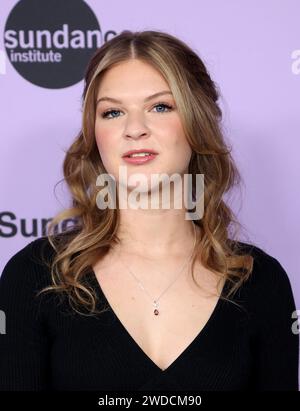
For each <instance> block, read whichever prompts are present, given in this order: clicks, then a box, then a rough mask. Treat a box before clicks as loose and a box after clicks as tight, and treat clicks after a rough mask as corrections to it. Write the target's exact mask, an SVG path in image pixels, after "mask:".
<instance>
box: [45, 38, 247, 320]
mask: <svg viewBox="0 0 300 411" xmlns="http://www.w3.org/2000/svg"><path fill="white" fill-rule="evenodd" d="M128 59H139V60H141V61H143V62H146V63H148V64H151V65H152V66H153V67H154V68H156V69H157V70H158V71H159V72H160V73H161V74H162V76H163V77H164V78H165V80H166V81H167V83H168V84H169V87H170V89H171V91H172V94H173V96H174V99H175V102H176V105H177V108H178V111H179V114H180V116H181V119H182V125H183V128H184V132H185V135H186V138H187V141H188V142H189V144H190V146H191V148H192V156H191V160H190V164H189V173H191V174H192V175H193V178H194V176H196V174H198V173H203V174H204V178H205V192H204V215H203V217H202V219H200V220H195V221H194V222H193V223H194V224H196V225H197V226H198V227H200V229H201V236H199V237H198V239H197V243H196V246H195V250H194V254H193V259H192V267H194V264H195V262H196V261H197V260H199V259H200V260H201V263H202V264H203V265H204V267H206V268H208V269H209V270H211V271H212V272H214V273H215V274H216V275H218V276H219V277H222V278H223V280H228V282H229V284H230V287H229V288H228V290H227V293H226V295H224V296H221V298H225V299H229V297H230V296H232V295H233V294H234V293H235V292H236V291H237V289H238V288H239V287H240V286H241V284H242V283H243V282H244V281H245V280H246V279H247V278H248V277H249V275H250V274H251V271H252V269H253V257H252V256H251V255H250V254H247V253H246V254H245V253H243V252H242V251H243V249H242V247H241V243H240V242H239V241H238V239H237V232H238V231H239V230H240V229H241V227H242V226H241V224H240V223H239V222H238V221H237V219H236V218H235V216H234V214H233V212H232V210H231V209H230V207H229V206H228V205H226V204H225V202H224V200H223V198H222V197H223V195H224V194H225V193H227V192H228V191H229V190H230V189H232V188H233V186H238V184H239V183H240V181H241V176H240V174H239V172H238V170H237V168H236V166H235V163H234V161H233V158H232V157H231V154H230V153H231V148H229V147H228V145H226V144H225V138H224V136H223V134H222V131H221V120H222V112H221V109H220V107H219V105H218V103H217V101H218V99H219V96H220V94H219V91H218V89H217V86H216V84H215V83H214V82H213V81H212V79H211V77H210V75H209V73H208V71H207V69H206V67H205V65H204V63H203V62H202V60H201V59H200V57H199V56H198V55H197V54H196V53H195V52H194V51H193V50H192V49H191V48H190V47H188V46H187V45H186V44H185V43H184V42H183V41H181V40H179V39H178V38H176V37H174V36H172V35H170V34H167V33H164V32H161V31H140V32H132V31H129V30H125V31H123V32H122V33H121V34H119V35H117V36H116V37H114V38H112V39H111V40H109V41H108V42H106V43H105V44H103V45H102V47H100V48H99V49H98V50H97V52H96V53H95V54H94V55H93V57H92V58H91V60H90V62H89V64H88V67H87V70H86V73H85V85H84V91H83V95H82V100H83V110H82V127H81V130H80V132H79V133H78V135H77V136H76V138H75V140H74V142H73V143H72V144H71V146H70V147H69V149H68V150H67V152H66V155H65V159H64V162H63V174H64V180H65V182H66V183H67V185H68V188H69V190H70V193H71V197H72V205H71V207H70V208H68V209H65V210H63V211H61V212H60V213H58V214H57V215H56V216H55V217H54V218H53V219H52V221H51V223H50V224H49V226H48V229H47V237H48V239H49V242H50V244H51V245H52V247H53V249H54V250H55V253H54V257H53V259H51V261H48V262H47V264H48V265H49V267H50V268H51V278H52V284H51V285H50V286H49V287H46V288H44V289H43V290H42V291H41V292H44V291H50V290H52V291H55V292H57V293H64V294H66V295H67V296H68V299H69V302H70V304H71V306H72V308H73V309H74V310H75V311H77V312H79V313H81V314H85V313H86V312H87V313H88V315H91V314H95V313H101V312H103V310H100V311H98V310H97V309H96V306H97V293H96V292H95V290H94V289H93V288H91V287H89V286H88V285H87V284H85V282H84V278H85V275H86V274H87V273H88V272H91V267H92V266H93V265H94V264H95V263H96V261H98V260H99V258H102V257H103V256H104V255H105V254H106V253H107V252H108V251H109V249H110V247H111V246H112V245H113V243H115V244H117V243H119V238H118V236H117V230H118V225H119V211H118V208H115V209H110V208H106V209H103V210H102V209H99V208H98V207H97V204H96V196H97V193H98V190H99V188H98V187H97V186H96V185H95V182H96V179H97V176H98V175H99V174H102V173H106V170H105V168H104V166H103V164H102V161H101V157H100V155H99V151H98V148H97V145H96V141H95V135H94V129H95V127H94V126H95V113H96V97H97V91H98V87H99V84H100V81H101V78H102V76H103V74H104V73H105V72H106V71H107V70H109V69H110V68H111V67H112V66H113V65H115V64H118V63H121V62H124V61H126V60H128ZM193 189H194V187H193ZM68 219H73V220H76V225H75V227H74V228H72V229H71V230H66V232H65V233H61V234H57V233H55V230H56V228H57V226H58V224H59V223H61V222H62V221H64V220H68ZM231 228H234V230H233V233H232V237H231V239H230V238H229V236H230V232H229V231H230V229H231ZM193 279H194V281H195V278H194V275H193ZM195 282H196V281H195Z"/></svg>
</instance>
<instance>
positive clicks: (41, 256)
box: [0, 233, 67, 289]
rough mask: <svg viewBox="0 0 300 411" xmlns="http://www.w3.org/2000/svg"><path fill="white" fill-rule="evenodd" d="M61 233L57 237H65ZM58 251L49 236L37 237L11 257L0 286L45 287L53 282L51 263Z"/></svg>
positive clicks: (5, 267) (0, 280) (0, 277)
mask: <svg viewBox="0 0 300 411" xmlns="http://www.w3.org/2000/svg"><path fill="white" fill-rule="evenodd" d="M66 235H67V234H66V233H60V234H58V235H56V236H55V238H56V239H57V238H60V237H62V238H65V236H66ZM55 254H56V251H55V249H54V248H53V246H52V244H51V243H50V241H49V239H48V237H47V236H43V237H39V238H36V239H35V240H33V241H31V242H30V243H28V244H27V245H25V246H24V247H23V248H21V249H20V250H18V251H17V252H16V253H15V254H14V255H13V256H12V257H10V258H9V260H8V261H7V263H6V264H5V266H4V269H3V271H2V274H1V276H0V288H2V289H3V288H4V287H5V288H8V287H12V286H14V285H15V286H18V288H20V287H22V286H26V287H28V286H31V287H32V286H36V287H37V288H43V287H46V286H48V285H50V283H51V278H50V265H51V261H52V259H53V257H54V256H55Z"/></svg>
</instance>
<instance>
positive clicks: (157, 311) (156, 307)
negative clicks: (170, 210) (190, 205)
mask: <svg viewBox="0 0 300 411" xmlns="http://www.w3.org/2000/svg"><path fill="white" fill-rule="evenodd" d="M193 228H194V245H193V250H192V253H191V254H190V255H189V257H188V258H187V260H186V261H185V262H184V264H183V266H182V267H181V268H180V271H179V273H178V275H177V276H176V277H175V280H173V281H172V282H171V284H169V285H168V287H167V288H166V289H165V290H164V291H163V292H162V293H161V294H160V296H159V297H158V298H156V299H155V300H153V298H152V297H151V295H150V294H149V293H148V291H147V290H146V289H145V287H144V286H143V284H142V283H141V282H140V280H139V279H138V278H137V277H136V275H135V274H134V273H133V272H132V270H131V269H130V268H129V267H128V265H127V264H126V263H125V262H124V261H123V259H122V258H121V257H120V255H119V258H120V260H121V263H122V264H123V265H124V266H125V267H126V268H127V269H128V271H129V272H130V274H131V275H132V276H133V278H134V279H135V280H136V281H137V283H138V285H139V286H140V288H141V289H142V290H143V291H144V292H145V293H146V294H147V295H148V297H149V298H150V300H151V301H152V304H153V305H154V311H153V314H154V315H158V314H159V310H158V300H159V299H160V298H161V297H162V296H163V295H164V294H165V292H167V290H168V289H169V288H170V287H171V285H173V284H174V283H175V281H176V280H177V279H178V278H179V276H180V275H181V273H182V272H183V270H184V268H185V267H186V265H187V263H188V262H189V260H190V259H191V257H192V255H193V251H194V248H195V245H196V228H195V224H194V223H193Z"/></svg>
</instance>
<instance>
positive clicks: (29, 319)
mask: <svg viewBox="0 0 300 411" xmlns="http://www.w3.org/2000/svg"><path fill="white" fill-rule="evenodd" d="M242 244H243V246H244V247H245V248H247V250H248V251H249V252H251V254H252V255H253V256H254V270H253V273H252V274H251V276H250V279H249V280H248V281H247V282H246V283H244V284H243V285H242V287H241V288H240V289H239V291H238V293H237V294H235V296H234V301H236V302H238V303H239V304H240V307H238V306H237V305H235V304H233V303H230V302H228V301H224V300H222V299H219V300H218V303H217V305H216V307H215V309H214V311H213V313H212V315H211V317H210V318H209V320H208V322H207V323H206V325H205V326H204V328H203V329H202V330H201V331H200V332H199V334H198V335H197V336H196V338H195V339H194V340H193V341H192V342H191V344H190V345H189V346H188V347H187V348H186V349H185V350H184V351H183V352H182V353H181V355H179V357H178V358H177V359H176V360H175V361H174V362H173V363H172V364H171V365H170V366H169V367H168V368H167V369H166V370H161V369H160V368H159V367H158V366H157V365H155V364H154V363H153V361H152V360H150V358H149V357H148V356H147V355H146V354H145V353H144V351H143V350H142V349H141V348H140V347H139V346H138V345H137V343H136V342H135V341H134V340H133V338H132V337H131V336H130V334H129V333H128V332H127V330H126V329H125V328H124V326H123V325H122V323H121V322H120V321H119V319H118V318H117V317H116V315H115V313H114V312H113V311H112V309H111V307H110V306H109V304H108V302H107V300H106V299H105V296H104V294H103V293H102V291H101V288H100V285H99V283H98V281H97V279H96V277H95V274H94V272H93V271H92V270H91V271H90V273H89V274H88V275H87V277H86V281H88V282H89V284H90V285H91V286H93V287H94V288H95V290H96V292H97V295H98V297H99V298H100V300H99V302H98V308H100V307H102V308H103V307H104V305H103V304H107V305H106V306H108V307H109V310H108V311H106V312H105V313H103V314H100V315H97V316H96V317H88V316H83V315H80V314H78V313H76V312H73V311H72V310H71V309H70V307H69V306H68V303H67V299H65V300H63V301H62V302H61V303H58V299H57V295H55V294H53V293H50V294H42V295H41V296H40V297H38V298H37V297H35V295H36V292H37V291H39V290H40V289H41V288H43V287H45V286H46V285H49V284H50V283H51V280H50V272H49V269H47V268H46V266H43V265H42V264H39V263H38V262H37V260H36V256H38V255H39V253H40V251H41V249H42V246H45V250H46V254H47V253H48V255H49V257H50V255H51V252H52V248H51V247H50V245H49V243H48V240H47V238H46V237H41V238H38V239H36V240H34V241H32V242H31V243H30V244H28V245H27V246H25V247H24V248H23V249H21V250H20V251H18V252H17V253H16V254H15V255H14V256H13V257H11V259H10V260H9V261H8V262H7V264H6V266H5V268H4V271H3V273H2V276H1V279H0V310H2V311H4V312H5V314H6V333H5V334H1V335H0V390H131V391H133V390H150V391H151V390H202V391H235V390H248V391H249V390H252V391H255V390H294V391H297V390H298V362H299V334H298V333H297V327H293V330H294V331H292V324H293V322H295V321H296V320H295V319H293V318H292V313H293V312H294V311H295V310H296V308H295V302H294V298H293V294H292V290H291V285H290V281H289V278H288V276H287V273H286V272H285V271H284V269H283V267H282V266H281V264H280V263H279V262H278V260H276V259H275V258H274V257H272V256H270V255H269V254H267V253H266V252H265V251H263V250H262V249H260V248H258V247H254V246H252V245H251V246H250V245H249V244H247V243H242ZM226 285H228V283H226V284H225V288H224V291H225V290H226ZM43 295H44V297H43ZM45 295H46V296H47V297H45ZM294 325H295V324H294ZM295 329H296V332H295ZM183 332H184V330H183Z"/></svg>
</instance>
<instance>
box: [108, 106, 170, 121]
mask: <svg viewBox="0 0 300 411" xmlns="http://www.w3.org/2000/svg"><path fill="white" fill-rule="evenodd" d="M155 107H164V108H165V109H166V108H167V109H168V110H167V111H166V110H164V111H157V113H167V112H168V111H171V110H172V108H173V107H172V106H170V105H169V104H165V103H158V104H155V106H154V107H153V108H155ZM113 113H120V110H108V111H105V112H104V113H102V118H108V119H110V118H111V119H113V118H117V117H119V116H112V117H108V116H109V115H110V114H113Z"/></svg>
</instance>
